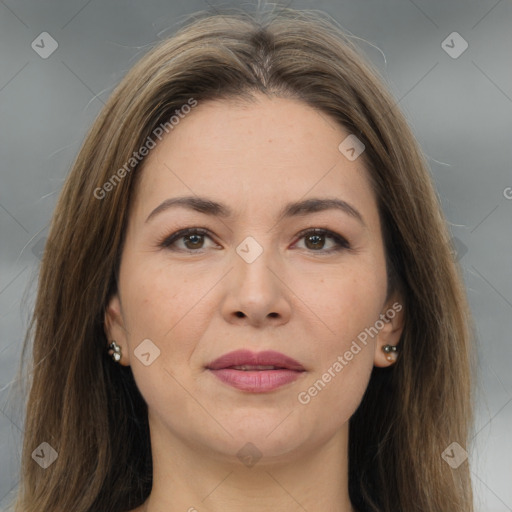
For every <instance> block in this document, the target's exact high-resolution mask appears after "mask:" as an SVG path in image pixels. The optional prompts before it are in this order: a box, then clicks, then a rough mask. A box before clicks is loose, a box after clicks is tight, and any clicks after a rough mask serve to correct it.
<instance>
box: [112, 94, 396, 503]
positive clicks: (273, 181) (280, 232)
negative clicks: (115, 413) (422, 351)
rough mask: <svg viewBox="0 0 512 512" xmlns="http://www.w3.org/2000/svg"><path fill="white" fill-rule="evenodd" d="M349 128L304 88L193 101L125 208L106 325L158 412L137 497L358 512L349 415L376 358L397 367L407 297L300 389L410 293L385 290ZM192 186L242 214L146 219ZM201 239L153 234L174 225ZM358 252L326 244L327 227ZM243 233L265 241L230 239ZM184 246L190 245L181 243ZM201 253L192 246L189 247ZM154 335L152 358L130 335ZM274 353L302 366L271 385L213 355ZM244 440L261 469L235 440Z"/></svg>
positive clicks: (370, 200)
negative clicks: (216, 371) (150, 480)
mask: <svg viewBox="0 0 512 512" xmlns="http://www.w3.org/2000/svg"><path fill="white" fill-rule="evenodd" d="M348 134H349V132H347V131H344V130H343V129H342V128H340V127H339V126H338V125H337V124H336V123H334V122H333V121H332V120H331V119H330V118H328V117H327V116H326V115H325V114H320V113H319V112H318V111H317V110H315V109H313V108H311V107H309V106H307V105H305V104H304V103H302V102H299V101H296V100H291V99H283V98H272V99H270V98H268V97H266V96H263V95H258V96H256V97H255V100H254V101H252V102H247V101H244V102H242V101H233V100H223V101H210V102H206V103H202V104H199V105H198V106H197V107H196V108H195V109H194V110H193V111H192V112H191V113H190V114H188V115H187V116H186V117H185V118H184V119H182V120H181V121H180V123H179V125H177V126H176V127H175V128H174V130H173V131H172V132H170V133H169V135H167V136H166V137H165V138H164V139H163V140H162V142H161V143H159V144H158V145H157V147H156V148H155V149H153V150H152V151H151V152H150V154H149V155H148V157H147V159H146V161H145V165H144V169H143V171H142V176H141V181H140V183H139V185H138V188H137V191H136V195H135V198H134V201H133V204H132V209H131V211H130V217H129V223H128V227H127V234H126V242H125V246H124V249H123V254H122V259H121V267H120V280H119V293H118V295H116V296H114V297H113V298H112V300H111V301H110V303H109V304H108V307H107V309H106V313H105V326H106V333H107V336H108V339H109V340H116V342H117V343H118V345H120V346H121V348H122V359H121V361H120V364H123V365H130V366H131V367H132V371H133V374H134V376H135V379H136V382H137V385H138V387H139V389H140V391H141V393H142V395H143V396H144V398H145V400H146V402H147V404H148V411H149V423H150V430H151V443H152V450H153V464H154V485H153V489H152V492H151V495H150V497H149V498H148V500H147V501H146V502H145V503H144V505H142V506H141V507H139V508H138V509H136V510H137V512H142V511H145V512H164V511H165V512H175V511H176V512H177V511H181V512H183V511H189V512H194V511H195V510H197V511H198V512H202V511H209V512H221V511H222V512H230V511H239V510H244V511H247V512H256V511H258V512H261V511H263V510H280V511H284V512H296V511H297V512H298V511H301V512H303V510H304V509H306V510H309V511H316V510H331V511H339V512H355V509H354V508H353V507H352V505H351V503H350V500H349V497H348V475H347V468H348V451H347V450H348V421H349V419H350V417H351V416H352V414H353V413H354V412H355V410H356V409H357V407H358V405H359V403H360V402H361V399H362V397H363V394H364V391H365V389H366V387H367V385H368V382H369V378H370V373H371V370H372V368H373V366H374V365H375V366H380V367H384V366H388V365H390V364H393V361H388V360H387V359H386V354H385V353H384V352H383V351H382V346H383V345H385V344H387V343H389V344H391V345H396V344H397V343H398V340H399V337H400V334H401V332H402V329H403V311H402V312H400V313H396V314H395V316H394V318H393V319H390V320H389V321H387V322H385V325H384V327H383V328H382V329H381V330H380V331H379V334H378V335H377V336H375V337H373V338H371V337H370V338H369V339H368V342H367V345H366V346H364V345H361V346H362V350H361V351H360V352H358V353H357V355H355V356H354V357H353V359H352V360H351V361H350V362H348V364H347V365H346V366H345V367H344V368H343V370H342V371H341V372H339V373H337V374H336V377H335V378H332V380H331V381H330V382H329V383H328V384H326V386H325V387H324V389H323V390H322V391H321V392H319V393H318V394H317V396H315V397H314V398H312V399H311V401H310V402H309V403H308V404H307V405H304V404H301V403H299V401H298V398H297V396H298V393H299V392H301V391H305V390H308V388H309V387H310V386H312V384H313V383H314V382H315V381H317V380H318V379H319V378H321V376H322V374H323V373H324V372H326V371H327V369H328V368H329V367H332V365H333V363H334V362H335V361H336V360H337V357H338V356H339V355H343V354H344V353H345V352H346V351H347V350H349V348H350V346H351V343H352V341H353V340H355V339H356V337H357V336H358V334H360V333H361V332H362V331H364V329H365V328H367V327H370V326H373V325H374V324H375V322H376V321H377V320H378V319H379V318H382V317H379V315H381V314H384V313H385V312H386V311H388V310H389V309H390V308H391V305H392V304H393V303H395V302H396V301H398V302H400V297H397V296H395V295H393V296H391V297H387V282H386V265H385V253H384V246H383V240H382V235H381V227H380V220H379V215H378V211H377V203H376V198H375V196H374V194H373V192H372V190H371V188H370V184H369V181H368V175H367V171H366V169H365V168H364V165H363V162H362V158H358V159H356V160H355V161H349V160H348V159H347V158H346V157H345V156H344V155H343V154H341V153H340V151H339V150H338V145H339V144H340V142H341V141H342V140H343V139H344V138H345V137H346V136H347V135H348ZM182 195H197V196H201V197H203V196H205V197H208V198H211V199H212V200H215V201H218V202H222V203H224V204H226V205H227V206H229V207H230V208H231V209H232V210H233V211H234V216H233V217H232V218H220V217H214V216H210V215H207V214H205V213H200V212H196V211H192V210H189V209H186V208H183V207H176V208H170V209H167V210H165V211H162V212H160V213H158V214H156V215H155V216H154V217H152V218H151V219H150V220H149V221H147V222H146V218H147V217H148V215H149V214H150V212H152V211H153V209H155V208H156V207H157V206H158V205H159V204H160V203H161V202H162V201H164V200H166V199H168V198H171V197H177V196H182ZM312 197H318V198H333V197H335V198H338V199H343V200H344V201H346V202H348V203H350V204H351V205H352V206H353V207H354V208H356V209H357V210H358V211H359V213H360V214H361V216H362V218H363V220H364V224H363V223H362V222H360V221H359V220H357V219H356V218H355V217H353V216H350V215H348V214H347V213H345V212H342V211H339V210H334V209H331V210H326V211H321V212H315V213H310V214H308V215H305V216H302V217H301V216H299V217H293V218H288V219H279V218H278V217H277V215H278V212H279V211H280V210H281V208H282V207H283V206H284V205H285V204H286V203H288V202H291V201H298V200H303V199H308V198H312ZM187 227H202V228H205V229H208V230H209V232H210V233H211V234H210V235H209V236H204V237H201V236H200V235H199V237H197V236H196V237H195V238H194V237H192V240H188V239H187V238H183V237H182V238H180V239H178V240H177V241H176V242H175V243H174V248H175V250H174V251H173V250H171V248H170V247H167V248H165V247H161V246H160V245H159V243H160V242H161V240H162V239H164V238H166V237H168V236H169V235H171V234H172V233H174V232H176V231H178V230H179V229H183V228H187ZM309 228H324V229H328V230H331V231H333V232H335V233H338V234H340V235H342V236H343V237H345V238H346V239H347V240H348V241H349V244H350V249H345V248H344V249H342V250H340V251H338V252H331V253H329V252H327V251H328V250H329V249H331V248H333V247H336V244H335V242H334V240H332V239H330V238H329V237H322V236H321V238H320V240H318V239H314V236H313V240H311V234H309V235H305V236H304V235H303V236H301V237H299V236H298V235H299V234H300V232H301V231H302V230H305V229H309ZM248 236H251V237H253V238H254V239H255V240H256V241H257V242H258V244H259V245H260V246H261V247H262V249H263V252H262V254H261V255H260V256H259V257H258V258H257V259H256V260H255V261H254V262H252V263H247V262H246V261H245V260H244V259H243V258H242V257H240V256H239V254H238V253H237V252H236V248H237V247H238V246H239V244H240V243H241V242H242V241H243V240H244V239H245V238H246V237H248ZM187 249H188V251H189V252H187ZM192 251H196V252H192ZM144 339H150V340H151V341H152V343H154V345H155V346H157V347H158V349H159V350H160V356H159V357H158V358H156V359H155V360H154V362H152V364H150V365H149V366H145V365H144V364H142V363H141V361H140V360H139V359H138V358H137V357H136V356H135V353H134V351H135V349H136V348H137V346H138V345H139V344H140V343H141V341H142V340H144ZM241 348H247V349H250V350H253V351H255V352H258V351H262V350H276V351H279V352H282V353H284V354H286V355H288V356H290V357H293V358H294V359H296V360H297V361H299V362H300V363H301V364H302V365H303V366H304V367H305V368H306V371H305V372H303V373H302V374H301V375H300V377H299V379H298V380H296V381H294V382H291V383H288V384H286V385H284V386H282V387H281V388H278V389H277V390H274V391H271V392H266V393H259V394H258V393H250V392H245V391H240V390H237V389H235V388H233V387H230V386H228V385H226V384H224V383H223V382H221V381H220V380H219V379H217V378H216V377H215V376H214V375H212V373H211V372H210V371H209V370H207V369H205V365H207V364H208V363H209V362H211V361H213V360H214V359H216V358H217V357H219V356H221V355H223V354H225V353H227V352H231V351H232V350H236V349H241ZM248 442H250V443H252V444H253V445H255V446H256V447H257V450H258V451H259V452H260V453H261V454H262V457H261V459H259V460H258V461H257V463H256V464H255V465H253V466H252V467H248V466H245V465H244V464H242V463H241V461H240V460H239V458H238V457H237V452H238V451H239V450H240V449H242V448H243V447H244V446H245V445H246V443H248Z"/></svg>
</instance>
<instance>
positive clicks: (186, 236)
mask: <svg viewBox="0 0 512 512" xmlns="http://www.w3.org/2000/svg"><path fill="white" fill-rule="evenodd" d="M208 233H209V231H208V230H207V229H204V228H186V229H180V230H179V231H176V233H173V234H172V235H170V236H168V237H167V238H165V239H164V240H162V242H161V243H160V244H159V245H160V247H164V248H167V249H170V250H174V251H185V252H199V251H197V249H203V244H204V238H205V237H208V238H210V240H211V237H210V236H209V234H208ZM182 240H183V241H184V244H185V247H184V248H183V247H178V248H176V247H173V246H175V245H176V242H178V241H182Z"/></svg>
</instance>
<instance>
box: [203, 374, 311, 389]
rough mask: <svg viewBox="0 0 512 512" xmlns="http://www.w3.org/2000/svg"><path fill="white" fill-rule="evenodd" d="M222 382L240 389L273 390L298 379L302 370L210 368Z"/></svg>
mask: <svg viewBox="0 0 512 512" xmlns="http://www.w3.org/2000/svg"><path fill="white" fill-rule="evenodd" d="M210 372H211V373H213V375H215V376H216V377H217V378H218V379H220V380H221V381H222V382H224V383H226V384H229V385H230V386H233V387H234V388H237V389H240V390H242V391H250V392H252V393H264V392H265V391H273V390H274V389H277V388H280V387H281V386H284V385H285V384H288V383H290V382H293V381H294V380H296V379H298V378H299V377H300V375H301V374H302V373H303V372H298V371H294V370H285V369H283V370H259V371H243V370H233V369H231V368H222V369H220V370H210Z"/></svg>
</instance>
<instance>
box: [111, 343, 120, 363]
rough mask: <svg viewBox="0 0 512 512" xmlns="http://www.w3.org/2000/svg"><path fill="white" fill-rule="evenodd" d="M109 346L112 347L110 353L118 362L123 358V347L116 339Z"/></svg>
mask: <svg viewBox="0 0 512 512" xmlns="http://www.w3.org/2000/svg"><path fill="white" fill-rule="evenodd" d="M108 348H109V349H110V350H109V354H110V355H111V356H112V359H113V360H114V361H115V362H116V363H118V362H119V361H120V360H121V347H120V346H119V345H118V344H117V343H116V342H115V341H112V343H110V345H109V346H108ZM111 351H112V352H111Z"/></svg>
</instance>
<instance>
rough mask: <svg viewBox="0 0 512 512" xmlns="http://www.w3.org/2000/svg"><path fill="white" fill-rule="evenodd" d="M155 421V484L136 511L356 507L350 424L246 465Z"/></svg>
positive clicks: (339, 511)
mask: <svg viewBox="0 0 512 512" xmlns="http://www.w3.org/2000/svg"><path fill="white" fill-rule="evenodd" d="M151 423H152V426H151V442H152V447H153V488H152V491H151V494H150V496H149V498H148V500H147V501H146V502H145V504H144V505H143V507H141V508H140V509H137V512H142V511H144V512H185V511H187V512H231V511H239V510H244V512H261V511H264V510H265V511H266V510H279V511H281V512H299V511H300V512H304V510H311V511H313V510H330V511H333V512H355V509H354V508H353V507H352V505H351V503H350V499H349V496H348V453H347V447H348V423H346V424H344V425H343V427H342V428H341V429H340V430H339V431H337V432H336V433H335V434H334V435H333V436H332V437H331V438H329V439H327V440H325V442H323V444H321V445H317V446H314V447H309V449H308V450H303V451H300V452H299V449H297V450H295V451H294V453H291V452H290V453H288V454H285V455H281V456H279V457H265V456H264V455H263V456H262V458H260V459H259V460H257V462H255V463H254V464H253V462H254V460H253V461H251V459H250V458H247V459H245V460H246V463H247V465H245V464H244V463H242V462H241V461H240V460H239V459H238V457H237V456H236V454H235V455H234V456H229V457H228V456H225V455H224V456H223V455H222V454H218V453H214V452H209V451H207V449H205V448H201V447H198V446H197V445H190V444H187V443H186V442H183V440H182V439H177V438H176V437H174V436H172V435H170V434H169V431H168V430H166V429H164V428H163V425H161V424H158V422H156V421H153V422H151ZM151 423H150V424H151ZM244 444H245V443H241V444H240V446H244ZM236 451H237V450H234V452H236ZM246 451H247V454H248V455H249V456H250V454H251V450H250V449H249V448H246Z"/></svg>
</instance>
